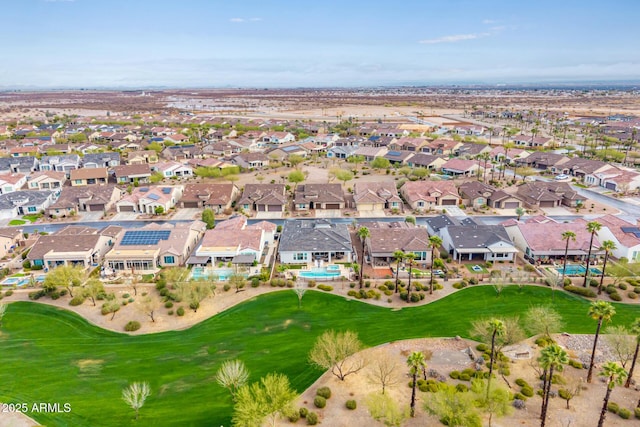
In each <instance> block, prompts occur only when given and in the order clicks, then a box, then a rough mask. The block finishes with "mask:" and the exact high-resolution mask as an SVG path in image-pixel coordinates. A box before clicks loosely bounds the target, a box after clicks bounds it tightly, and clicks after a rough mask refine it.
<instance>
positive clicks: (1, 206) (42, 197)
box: [0, 190, 55, 219]
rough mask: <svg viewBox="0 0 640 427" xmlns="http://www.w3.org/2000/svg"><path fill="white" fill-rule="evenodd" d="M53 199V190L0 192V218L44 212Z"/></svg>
mask: <svg viewBox="0 0 640 427" xmlns="http://www.w3.org/2000/svg"><path fill="white" fill-rule="evenodd" d="M54 200H55V192H54V191H45V190H20V191H14V192H13V193H7V194H0V219H7V218H8V219H13V218H17V217H18V216H21V215H27V214H35V213H39V212H44V211H46V209H47V208H48V207H49V206H50V205H51V204H52V203H53V202H54Z"/></svg>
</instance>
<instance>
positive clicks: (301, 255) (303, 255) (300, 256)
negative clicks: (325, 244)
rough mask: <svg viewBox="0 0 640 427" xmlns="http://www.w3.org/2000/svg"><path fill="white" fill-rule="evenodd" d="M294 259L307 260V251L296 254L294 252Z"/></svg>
mask: <svg viewBox="0 0 640 427" xmlns="http://www.w3.org/2000/svg"><path fill="white" fill-rule="evenodd" d="M293 260H294V261H306V260H307V253H306V252H298V253H296V254H293Z"/></svg>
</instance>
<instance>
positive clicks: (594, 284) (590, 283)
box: [589, 279, 600, 288]
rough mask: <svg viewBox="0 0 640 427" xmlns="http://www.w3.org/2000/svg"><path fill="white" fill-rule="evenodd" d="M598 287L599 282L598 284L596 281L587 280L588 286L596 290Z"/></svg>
mask: <svg viewBox="0 0 640 427" xmlns="http://www.w3.org/2000/svg"><path fill="white" fill-rule="evenodd" d="M599 285H600V282H598V281H597V280H596V279H591V280H589V286H591V287H594V288H596V287H598V286H599Z"/></svg>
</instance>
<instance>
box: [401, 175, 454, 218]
mask: <svg viewBox="0 0 640 427" xmlns="http://www.w3.org/2000/svg"><path fill="white" fill-rule="evenodd" d="M400 193H401V194H402V196H403V197H404V200H405V201H406V202H407V203H408V204H409V206H411V208H412V209H414V210H417V211H427V210H431V209H434V208H435V207H436V206H458V205H459V204H460V196H459V195H458V190H457V189H456V186H455V185H454V184H453V182H450V181H407V182H405V183H404V185H403V186H402V187H401V188H400Z"/></svg>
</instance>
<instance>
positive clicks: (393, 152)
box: [387, 151, 401, 156]
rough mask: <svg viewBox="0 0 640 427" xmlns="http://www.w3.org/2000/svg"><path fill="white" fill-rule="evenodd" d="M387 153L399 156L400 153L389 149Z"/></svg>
mask: <svg viewBox="0 0 640 427" xmlns="http://www.w3.org/2000/svg"><path fill="white" fill-rule="evenodd" d="M387 154H388V155H390V156H399V155H400V154H401V153H400V152H399V151H389V152H388V153H387Z"/></svg>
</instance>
